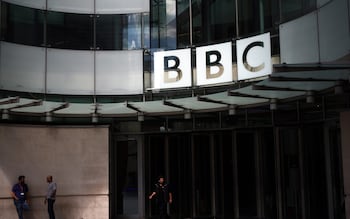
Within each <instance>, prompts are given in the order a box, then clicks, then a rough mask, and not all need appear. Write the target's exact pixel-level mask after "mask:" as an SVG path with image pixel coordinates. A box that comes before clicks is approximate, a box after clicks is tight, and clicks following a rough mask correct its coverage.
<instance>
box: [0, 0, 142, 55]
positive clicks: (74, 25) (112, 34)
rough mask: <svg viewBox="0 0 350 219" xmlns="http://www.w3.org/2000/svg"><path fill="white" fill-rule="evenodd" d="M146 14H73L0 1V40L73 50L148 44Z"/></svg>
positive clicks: (130, 46)
mask: <svg viewBox="0 0 350 219" xmlns="http://www.w3.org/2000/svg"><path fill="white" fill-rule="evenodd" d="M145 21H148V14H147V13H135V14H108V15H107V14H102V15H90V14H73V13H63V12H55V11H46V10H40V9H33V8H28V7H23V6H18V5H14V4H10V3H7V2H1V40H3V41H6V42H10V43H18V44H23V45H30V46H47V47H51V48H58V49H73V50H91V49H102V50H131V49H142V48H148V45H149V43H148V41H149V33H148V32H147V30H148V29H149V28H148V22H145Z"/></svg>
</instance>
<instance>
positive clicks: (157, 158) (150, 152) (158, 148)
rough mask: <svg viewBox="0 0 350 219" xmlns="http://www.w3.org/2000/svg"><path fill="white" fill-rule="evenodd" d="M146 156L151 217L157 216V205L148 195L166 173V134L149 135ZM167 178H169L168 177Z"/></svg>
mask: <svg viewBox="0 0 350 219" xmlns="http://www.w3.org/2000/svg"><path fill="white" fill-rule="evenodd" d="M145 144H146V147H145V157H146V168H145V174H146V195H145V197H146V202H145V203H146V206H147V207H146V215H148V216H149V217H156V216H157V213H158V212H157V206H156V202H155V201H154V200H151V201H150V200H149V199H148V195H149V194H151V192H152V191H153V189H154V184H155V183H157V178H158V176H160V175H163V176H165V174H166V172H165V171H166V163H165V162H166V160H165V146H164V145H165V137H164V136H148V137H147V138H146V140H145ZM166 180H167V179H166Z"/></svg>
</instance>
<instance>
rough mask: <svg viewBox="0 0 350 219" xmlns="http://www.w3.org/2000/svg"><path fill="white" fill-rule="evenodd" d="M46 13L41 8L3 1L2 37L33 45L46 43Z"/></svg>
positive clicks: (4, 39)
mask: <svg viewBox="0 0 350 219" xmlns="http://www.w3.org/2000/svg"><path fill="white" fill-rule="evenodd" d="M44 20H45V14H44V12H43V11H41V10H37V9H31V8H26V7H22V6H17V5H12V4H8V3H5V2H3V3H2V5H1V33H2V34H1V39H2V40H3V41H7V42H13V43H19V44H24V45H31V46H42V45H43V43H44Z"/></svg>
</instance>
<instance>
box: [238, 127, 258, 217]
mask: <svg viewBox="0 0 350 219" xmlns="http://www.w3.org/2000/svg"><path fill="white" fill-rule="evenodd" d="M236 141H237V172H238V174H237V175H238V191H239V196H238V201H239V215H240V216H243V217H244V216H248V217H253V216H257V201H256V199H257V197H256V169H255V163H256V162H255V139H254V133H237V139H236Z"/></svg>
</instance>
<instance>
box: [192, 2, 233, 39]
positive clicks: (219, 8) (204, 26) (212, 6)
mask: <svg viewBox="0 0 350 219" xmlns="http://www.w3.org/2000/svg"><path fill="white" fill-rule="evenodd" d="M235 14H236V13H235V1H206V0H192V16H193V43H194V44H195V45H196V44H208V43H211V42H218V41H225V40H231V39H232V38H233V37H234V36H235V34H236V33H235Z"/></svg>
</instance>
